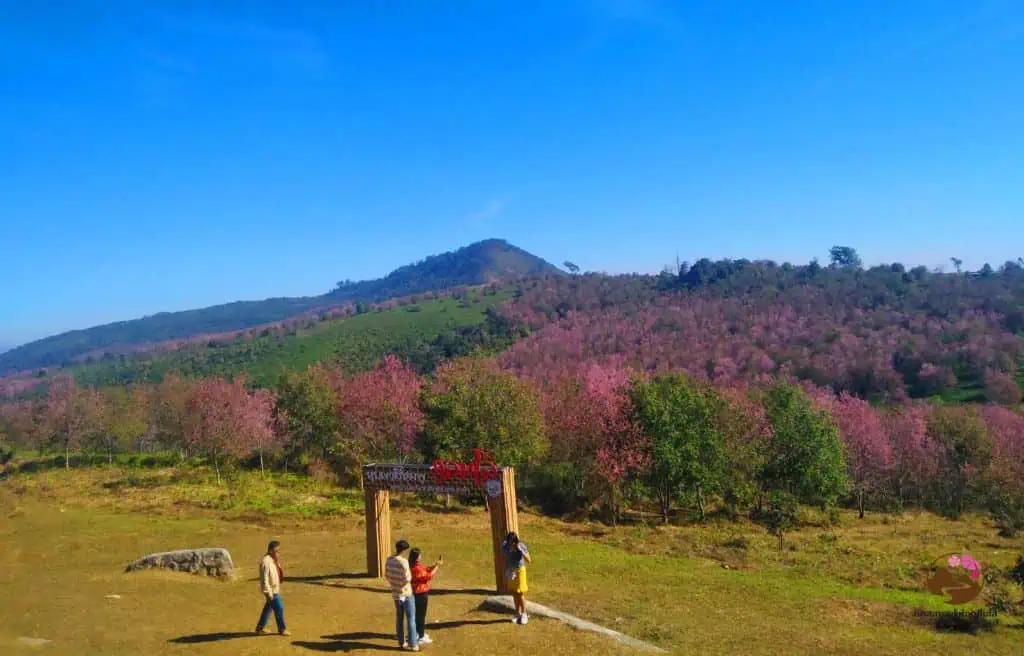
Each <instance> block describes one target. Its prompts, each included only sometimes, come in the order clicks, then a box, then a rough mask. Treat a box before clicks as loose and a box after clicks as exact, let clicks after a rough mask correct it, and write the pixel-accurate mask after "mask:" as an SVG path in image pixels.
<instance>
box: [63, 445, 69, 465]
mask: <svg viewBox="0 0 1024 656" xmlns="http://www.w3.org/2000/svg"><path fill="white" fill-rule="evenodd" d="M64 469H71V446H70V445H69V444H65V445H64Z"/></svg>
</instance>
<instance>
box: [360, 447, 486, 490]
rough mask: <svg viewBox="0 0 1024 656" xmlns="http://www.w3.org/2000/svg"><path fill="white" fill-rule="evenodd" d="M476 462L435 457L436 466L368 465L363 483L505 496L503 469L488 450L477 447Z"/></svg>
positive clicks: (371, 486)
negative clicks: (503, 490) (502, 486)
mask: <svg viewBox="0 0 1024 656" xmlns="http://www.w3.org/2000/svg"><path fill="white" fill-rule="evenodd" d="M473 456H474V459H473V462H455V461H450V460H435V461H434V464H432V465H401V464H385V465H378V464H373V465H366V466H364V467H363V486H364V487H365V488H367V489H371V490H389V491H392V492H426V493H429V494H453V495H462V496H466V495H476V494H480V493H485V494H487V496H490V497H498V496H501V472H502V471H503V470H504V469H505V468H504V467H498V466H497V465H496V464H495V463H494V459H493V458H492V457H491V456H490V455H489V454H488V453H487V452H485V451H481V450H480V449H474V450H473Z"/></svg>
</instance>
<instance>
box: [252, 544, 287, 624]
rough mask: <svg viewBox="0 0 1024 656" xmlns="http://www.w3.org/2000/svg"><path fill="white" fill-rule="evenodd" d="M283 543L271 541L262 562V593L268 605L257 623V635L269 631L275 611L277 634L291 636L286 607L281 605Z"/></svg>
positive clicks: (264, 605)
mask: <svg viewBox="0 0 1024 656" xmlns="http://www.w3.org/2000/svg"><path fill="white" fill-rule="evenodd" d="M280 549H281V543H280V542H278V541H277V540H271V541H270V544H268V545H267V553H266V555H265V556H263V559H262V560H261V561H260V591H261V592H262V593H263V596H264V597H265V598H266V600H267V603H265V604H263V612H262V613H260V620H259V622H257V623H256V633H257V634H260V635H263V634H266V633H270V631H267V628H266V627H267V622H269V621H270V611H274V621H275V622H277V632H278V633H280V634H281V635H283V636H289V635H291V631H289V630H288V629H287V628H286V627H285V624H284V605H283V604H282V603H281V579H282V578H284V570H283V569H281V561H280V559H279V558H278V552H279V551H280Z"/></svg>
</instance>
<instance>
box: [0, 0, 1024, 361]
mask: <svg viewBox="0 0 1024 656" xmlns="http://www.w3.org/2000/svg"><path fill="white" fill-rule="evenodd" d="M243 5H245V7H246V8H243V7H242V6H243ZM1022 107H1024V4H1022V3H1021V2H1015V1H1005V2H961V1H956V0H942V1H938V2H937V1H934V0H899V1H890V0H884V1H883V0H864V1H859V2H838V1H835V2H828V1H817V2H803V1H796V2H794V1H788V2H773V3H769V2H750V1H748V0H733V1H724V0H713V1H711V0H709V1H708V2H685V3H684V2H671V3H670V2H658V1H657V0H650V1H645V0H543V1H532V0H517V1H509V2H502V1H499V0H492V1H480V2H470V1H466V2H424V1H421V0H408V1H406V2H401V1H398V0H392V1H388V2H384V1H381V0H359V1H356V0H349V1H341V0H337V1H328V0H323V1H321V2H314V1H312V0H311V1H304V2H294V3H285V2H279V1H276V0H274V1H270V0H267V1H264V2H245V3H243V2H234V1H229V0H223V1H221V2H213V1H206V2H203V1H186V0H167V1H165V2H155V1H154V2H144V1H143V0H138V1H124V2H117V1H111V0H68V1H67V2H62V3H59V10H58V8H57V5H56V4H52V3H48V2H39V1H38V0H13V1H12V0H0V252H2V256H3V263H4V265H5V266H4V272H5V273H4V274H3V275H2V276H0V345H7V346H10V345H12V344H15V343H19V342H23V341H27V340H30V339H34V338H37V337H41V336H44V335H47V334H51V333H54V332H59V331H63V330H67V329H72V328H82V327H87V326H89V325H93V324H97V323H104V322H108V321H112V320H119V319H129V318H134V317H138V316H141V315H145V314H151V313H154V312H157V311H161V310H176V309H187V308H193V307H199V306H204V305H210V304H214V303H219V302H226V301H232V300H238V299H259V298H265V297H268V296H280V295H306V294H315V293H321V292H323V291H326V290H328V289H330V288H331V287H332V286H333V284H334V283H335V281H337V280H340V279H343V278H351V279H363V278H370V277H377V276H380V275H382V274H384V273H386V272H388V271H389V270H391V269H393V268H394V267H396V266H399V265H401V264H405V263H408V262H410V261H412V260H415V259H419V258H421V257H423V256H425V255H427V254H430V253H434V252H439V251H444V250H449V249H452V248H455V247H458V246H460V245H464V244H466V243H469V242H471V241H475V240H478V239H482V238H486V237H492V236H494V237H504V238H506V239H508V240H509V241H511V242H512V243H514V244H517V245H519V246H521V247H523V248H526V249H527V250H530V251H532V252H534V253H536V254H538V255H540V256H542V257H545V258H547V259H549V260H551V261H553V262H556V263H561V262H562V261H563V260H565V259H571V260H573V261H575V262H576V263H577V264H579V265H580V266H581V267H583V268H584V269H590V270H605V271H610V272H621V271H656V270H658V269H660V268H661V267H662V266H663V265H664V264H666V263H668V262H670V261H673V260H674V259H675V257H676V254H677V253H678V255H679V257H680V258H681V259H684V260H694V259H696V258H698V257H701V256H708V257H712V258H718V257H749V258H758V257H769V258H773V259H777V260H779V261H783V260H790V261H793V262H806V261H808V260H810V258H811V257H814V256H818V257H822V258H825V257H826V255H827V251H828V248H829V247H830V246H832V245H833V244H847V245H852V246H854V247H856V248H857V249H859V250H860V252H861V254H862V256H863V257H864V259H865V261H866V262H868V263H874V262H879V261H892V260H900V261H904V262H907V263H910V264H926V265H928V266H936V265H939V264H942V263H944V262H948V257H949V256H959V257H961V258H962V259H963V260H964V261H965V263H966V265H967V266H968V267H969V268H977V267H978V266H980V265H981V263H982V262H984V261H991V262H992V264H993V265H998V264H999V263H1001V262H1003V261H1004V260H1006V259H1009V258H1016V257H1018V256H1020V255H1024V216H1022V210H1024V114H1022V113H1021V112H1022V110H1021V108H1022Z"/></svg>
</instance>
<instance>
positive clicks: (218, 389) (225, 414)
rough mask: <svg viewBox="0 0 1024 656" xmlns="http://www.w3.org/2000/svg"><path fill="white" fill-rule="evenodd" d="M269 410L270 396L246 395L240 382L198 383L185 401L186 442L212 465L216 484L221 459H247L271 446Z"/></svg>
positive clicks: (271, 422) (271, 421)
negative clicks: (189, 419) (189, 417)
mask: <svg viewBox="0 0 1024 656" xmlns="http://www.w3.org/2000/svg"><path fill="white" fill-rule="evenodd" d="M273 407H274V405H273V397H272V396H270V395H269V394H266V393H259V394H249V393H248V391H246V389H245V385H244V380H243V379H241V378H239V379H236V380H234V381H232V382H229V381H226V380H224V379H222V378H207V379H203V380H200V381H198V383H197V384H196V386H195V389H194V391H193V394H192V397H191V398H190V399H189V410H190V411H191V412H192V413H193V415H194V417H195V421H194V422H192V424H191V425H190V426H189V432H188V435H187V440H188V442H189V444H191V446H192V447H193V448H194V449H195V450H196V451H197V452H198V453H201V454H202V455H204V456H206V457H207V458H208V459H209V460H210V462H211V463H212V464H213V466H214V470H215V471H216V472H217V482H218V483H219V482H220V481H221V475H220V471H221V465H222V464H223V461H224V459H225V458H227V457H243V456H247V455H249V454H251V453H253V452H254V451H257V450H260V451H262V450H263V449H265V448H268V447H269V446H270V445H272V444H273V441H274V439H275V433H274V416H273Z"/></svg>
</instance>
